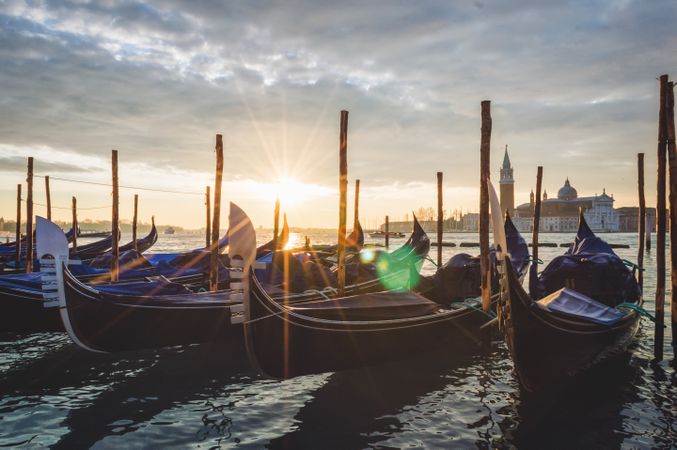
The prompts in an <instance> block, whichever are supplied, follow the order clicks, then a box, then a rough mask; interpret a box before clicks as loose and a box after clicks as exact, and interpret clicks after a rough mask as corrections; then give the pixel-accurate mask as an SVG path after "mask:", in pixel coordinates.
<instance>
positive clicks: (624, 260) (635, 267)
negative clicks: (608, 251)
mask: <svg viewBox="0 0 677 450" xmlns="http://www.w3.org/2000/svg"><path fill="white" fill-rule="evenodd" d="M622 261H623V264H625V265H626V266H628V267H632V268H633V269H637V270H641V271H642V272H644V267H641V266H638V265H637V264H635V263H634V262H632V261H628V260H627V259H623V260H622Z"/></svg>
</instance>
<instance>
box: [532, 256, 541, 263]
mask: <svg viewBox="0 0 677 450" xmlns="http://www.w3.org/2000/svg"><path fill="white" fill-rule="evenodd" d="M529 262H531V263H536V264H543V260H542V259H541V258H536V259H534V257H533V256H531V255H530V256H529Z"/></svg>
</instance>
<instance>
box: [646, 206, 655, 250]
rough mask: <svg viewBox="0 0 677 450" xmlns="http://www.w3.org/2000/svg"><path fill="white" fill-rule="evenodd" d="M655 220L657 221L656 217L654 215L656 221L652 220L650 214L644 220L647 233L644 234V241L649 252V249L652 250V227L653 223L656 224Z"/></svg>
mask: <svg viewBox="0 0 677 450" xmlns="http://www.w3.org/2000/svg"><path fill="white" fill-rule="evenodd" d="M655 221H656V218H655V217H654V221H653V222H652V221H651V220H650V219H649V215H648V214H647V216H646V220H645V221H644V229H645V230H646V234H645V236H644V243H645V245H644V247H645V249H646V251H647V252H648V251H649V250H651V229H652V225H655Z"/></svg>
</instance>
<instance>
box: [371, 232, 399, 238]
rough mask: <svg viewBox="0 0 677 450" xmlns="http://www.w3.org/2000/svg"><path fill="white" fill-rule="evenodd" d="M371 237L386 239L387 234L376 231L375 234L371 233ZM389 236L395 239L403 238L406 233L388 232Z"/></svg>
mask: <svg viewBox="0 0 677 450" xmlns="http://www.w3.org/2000/svg"><path fill="white" fill-rule="evenodd" d="M369 236H371V237H373V238H384V237H386V232H385V231H374V232H373V233H369ZM388 236H390V237H394V238H403V237H404V233H400V232H399V231H388Z"/></svg>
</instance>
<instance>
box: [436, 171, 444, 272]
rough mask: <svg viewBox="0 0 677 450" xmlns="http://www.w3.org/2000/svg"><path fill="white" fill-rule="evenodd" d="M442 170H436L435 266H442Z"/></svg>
mask: <svg viewBox="0 0 677 450" xmlns="http://www.w3.org/2000/svg"><path fill="white" fill-rule="evenodd" d="M442 176H443V175H442V172H437V267H441V266H442V232H443V228H444V210H443V209H442Z"/></svg>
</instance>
